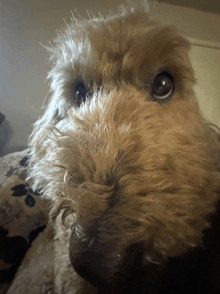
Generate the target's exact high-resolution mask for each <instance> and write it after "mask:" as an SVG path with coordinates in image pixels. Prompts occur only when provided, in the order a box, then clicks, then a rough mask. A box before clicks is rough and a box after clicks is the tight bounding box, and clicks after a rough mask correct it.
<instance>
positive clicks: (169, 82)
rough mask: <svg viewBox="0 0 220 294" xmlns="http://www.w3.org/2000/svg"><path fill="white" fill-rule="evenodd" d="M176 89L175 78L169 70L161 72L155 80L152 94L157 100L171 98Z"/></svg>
mask: <svg viewBox="0 0 220 294" xmlns="http://www.w3.org/2000/svg"><path fill="white" fill-rule="evenodd" d="M174 90H175V85H174V78H173V77H172V75H171V74H170V73H168V72H162V73H159V74H158V75H157V76H156V77H155V78H154V80H153V84H152V90H151V91H152V92H151V95H152V97H153V98H154V100H155V101H159V102H165V101H167V100H169V99H170V98H171V97H172V95H173V93H174Z"/></svg>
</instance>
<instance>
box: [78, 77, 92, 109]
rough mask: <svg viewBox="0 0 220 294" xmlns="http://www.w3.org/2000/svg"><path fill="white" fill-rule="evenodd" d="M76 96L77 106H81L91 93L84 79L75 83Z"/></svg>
mask: <svg viewBox="0 0 220 294" xmlns="http://www.w3.org/2000/svg"><path fill="white" fill-rule="evenodd" d="M74 94H75V95H74V96H75V103H76V105H77V106H80V105H81V104H82V103H83V102H85V101H86V98H87V96H88V95H90V94H91V92H90V91H89V89H88V88H87V87H86V85H85V84H84V82H83V81H81V80H80V81H77V82H76V83H75V84H74Z"/></svg>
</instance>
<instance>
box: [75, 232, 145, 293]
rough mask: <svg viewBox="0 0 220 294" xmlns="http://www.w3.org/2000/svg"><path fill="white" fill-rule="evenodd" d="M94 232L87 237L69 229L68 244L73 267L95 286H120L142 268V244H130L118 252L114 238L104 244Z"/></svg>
mask: <svg viewBox="0 0 220 294" xmlns="http://www.w3.org/2000/svg"><path fill="white" fill-rule="evenodd" d="M94 233H95V232H94V231H93V233H92V234H89V235H90V236H89V238H88V239H79V238H78V236H77V235H76V234H75V233H74V232H73V233H72V235H71V238H70V247H69V248H70V260H71V263H72V265H73V267H74V269H75V270H76V272H77V273H78V274H79V275H80V276H81V277H83V278H84V279H85V280H87V281H88V282H90V283H91V284H93V285H94V286H96V287H101V288H102V287H103V288H117V287H123V286H124V285H126V284H127V282H128V281H129V280H130V279H132V277H133V276H134V274H135V272H136V271H138V270H140V269H141V267H142V259H143V256H144V246H143V245H142V244H140V243H139V244H133V245H131V246H128V248H127V249H125V250H124V251H123V252H118V251H117V248H115V244H116V243H115V242H114V245H112V244H110V242H109V243H108V244H106V243H105V242H102V241H101V240H100V239H99V238H98V236H97V235H94Z"/></svg>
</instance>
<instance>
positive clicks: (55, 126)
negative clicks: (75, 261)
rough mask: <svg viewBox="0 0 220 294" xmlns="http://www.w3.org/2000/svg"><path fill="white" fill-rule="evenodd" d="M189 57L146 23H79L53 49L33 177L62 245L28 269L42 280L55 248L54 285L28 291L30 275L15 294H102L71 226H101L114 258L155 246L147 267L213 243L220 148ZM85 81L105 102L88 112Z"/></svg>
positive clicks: (178, 41) (173, 38)
mask: <svg viewBox="0 0 220 294" xmlns="http://www.w3.org/2000/svg"><path fill="white" fill-rule="evenodd" d="M189 49H190V44H189V42H188V41H187V40H186V39H185V38H183V37H182V36H180V35H179V34H178V32H177V31H176V30H175V29H174V28H173V27H164V26H163V25H161V24H158V23H156V22H154V21H152V20H150V18H149V15H148V14H147V13H145V12H127V13H125V14H124V15H119V16H115V17H114V16H113V17H109V18H107V19H94V20H90V21H86V20H83V21H78V20H77V21H76V22H75V23H74V22H73V23H72V24H71V25H69V26H68V27H67V28H66V30H65V31H64V32H62V33H61V34H60V35H59V37H58V38H57V39H56V41H55V45H54V47H52V48H49V50H50V51H51V59H52V61H53V64H54V66H53V69H52V70H51V72H50V74H49V78H50V79H51V90H52V98H51V101H50V103H49V105H48V108H47V110H46V112H45V114H44V116H43V117H42V118H41V119H39V121H38V122H36V124H35V126H34V131H33V134H32V137H31V140H30V148H31V161H30V173H29V174H30V177H31V178H32V179H33V188H34V189H40V190H42V193H43V197H45V198H47V199H49V201H50V203H51V213H50V215H51V222H52V227H53V228H52V229H53V230H54V231H55V237H53V238H52V237H51V238H50V241H48V242H49V243H48V245H44V243H45V242H46V238H48V237H47V236H48V232H47V231H45V232H43V233H42V234H41V237H39V239H38V240H37V241H36V243H35V245H34V246H33V248H32V249H31V250H32V251H31V252H29V254H28V257H26V258H25V260H24V263H23V265H22V267H21V268H25V270H26V272H28V271H29V268H30V267H32V263H33V260H34V262H35V263H36V265H35V267H36V269H37V271H38V274H37V276H38V278H39V275H40V276H41V272H42V268H43V264H42V261H41V260H40V258H41V257H40V256H39V255H37V254H36V252H37V251H39V250H41V249H42V248H43V247H44V246H50V247H51V246H52V247H54V249H51V250H52V251H53V254H54V261H53V263H52V264H51V266H50V270H51V273H50V275H51V277H53V278H51V279H52V281H51V280H49V283H50V284H51V282H52V284H53V286H52V288H51V290H50V291H51V292H50V291H49V290H48V291H43V290H39V291H38V292H37V291H32V290H31V289H32V287H33V284H35V283H39V284H38V285H39V289H43V287H45V286H44V283H45V282H44V280H43V282H42V283H41V282H40V281H37V280H36V281H35V280H34V277H32V283H30V284H23V280H24V279H26V278H23V276H22V273H21V271H22V270H21V269H20V270H19V272H18V274H17V278H16V279H15V281H14V283H13V285H12V287H11V289H10V290H9V292H8V293H10V294H12V293H13V294H16V293H19V294H22V293H59V294H60V293H65V294H66V293H80V294H83V293H90V294H92V293H97V289H96V288H95V287H93V286H92V285H90V284H89V283H88V282H85V281H84V280H83V279H82V278H81V277H80V276H78V275H77V274H76V273H75V272H74V269H73V267H72V266H71V264H70V261H69V241H68V240H69V237H70V233H71V227H74V226H75V227H77V228H78V229H79V230H80V229H82V228H83V230H85V229H86V228H89V226H90V224H91V223H92V222H93V220H95V219H100V227H99V238H100V239H101V240H102V242H103V243H108V242H110V243H111V246H112V251H111V252H110V253H109V256H110V257H109V259H111V258H112V259H114V258H117V255H118V256H119V255H120V254H122V252H124V250H125V249H126V248H127V247H128V246H130V245H132V244H133V243H134V242H144V244H145V247H146V248H147V249H146V252H145V259H146V264H151V263H152V264H153V263H162V262H163V261H164V260H166V259H167V258H168V257H176V256H181V255H182V254H184V253H185V252H186V251H188V250H190V248H193V247H195V246H198V245H200V244H201V239H202V236H203V231H204V229H206V228H208V226H209V222H208V221H207V216H208V215H209V214H210V213H213V212H214V211H215V206H216V202H217V200H218V194H217V191H218V189H219V187H220V173H219V167H218V163H217V156H218V148H219V146H218V138H217V133H216V131H215V129H214V128H213V127H211V126H210V125H209V124H208V123H207V122H206V121H205V120H204V119H203V117H202V115H201V114H200V111H199V106H198V103H197V101H196V98H195V94H194V91H193V85H194V83H195V79H194V74H193V69H192V67H191V64H190V61H189V58H188V51H189ZM162 70H166V71H170V72H172V74H173V76H174V77H175V94H174V96H173V97H172V98H171V100H170V101H167V102H165V103H159V102H157V101H153V99H152V97H151V93H150V89H151V88H150V87H151V83H152V81H153V79H154V77H155V76H156V75H157V74H158V73H159V72H160V71H162ZM79 78H80V79H82V80H83V81H84V82H85V84H86V85H87V86H88V87H90V89H92V90H93V94H92V97H91V99H88V100H87V101H86V102H85V103H84V104H82V105H81V106H80V107H79V108H78V107H76V105H75V104H74V97H73V95H72V92H71V86H72V83H73V82H74V80H76V79H79ZM62 219H63V222H64V224H62ZM40 238H41V239H40ZM53 239H54V241H52V240H53ZM114 240H115V241H114ZM41 242H42V243H41ZM148 249H149V250H148ZM40 254H44V256H45V255H47V252H46V251H45V252H44V253H40ZM29 256H30V257H29ZM48 258H49V257H48ZM112 259H111V260H112ZM27 260H28V261H27ZM29 260H30V261H29ZM45 262H47V261H45ZM42 275H44V273H43V272H42ZM18 285H19V287H18ZM18 289H19V290H18ZM106 291H107V290H106ZM106 293H107V292H106Z"/></svg>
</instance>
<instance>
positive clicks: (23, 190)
mask: <svg viewBox="0 0 220 294" xmlns="http://www.w3.org/2000/svg"><path fill="white" fill-rule="evenodd" d="M11 190H12V191H13V193H12V196H14V197H23V196H25V204H26V205H27V206H29V207H33V206H34V205H35V202H36V201H35V199H34V197H33V196H32V195H31V194H34V195H35V196H39V195H40V194H39V193H37V192H33V190H32V189H30V188H29V187H28V184H20V185H16V186H14V187H13V188H11Z"/></svg>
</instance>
